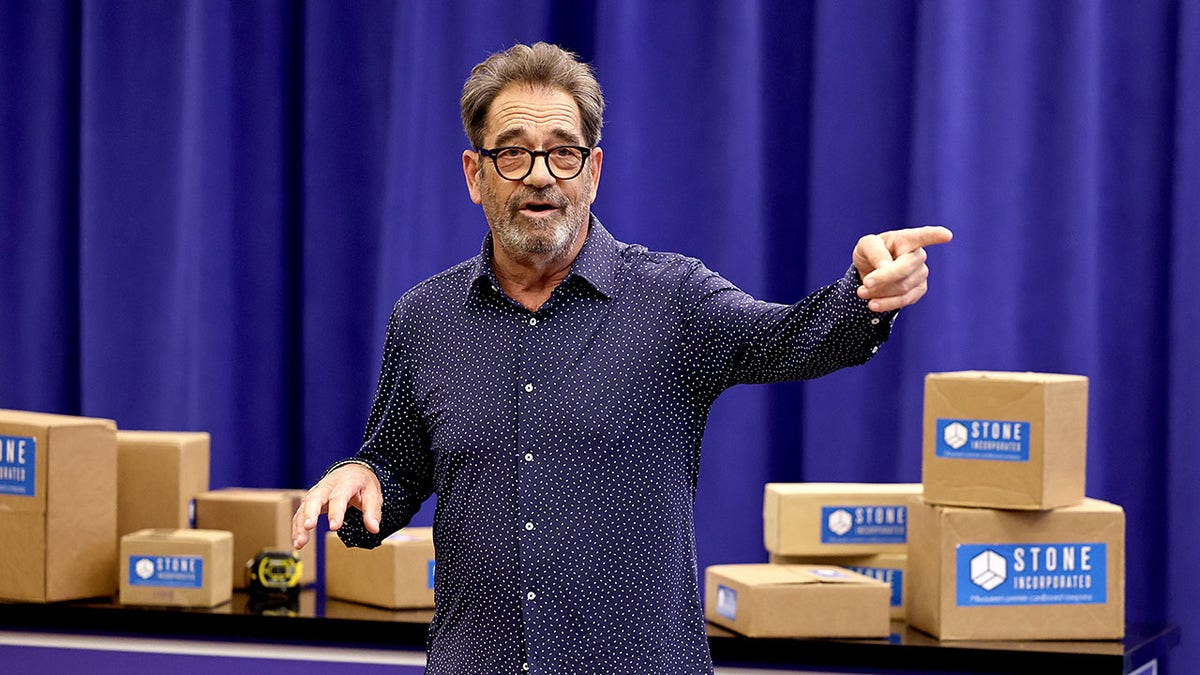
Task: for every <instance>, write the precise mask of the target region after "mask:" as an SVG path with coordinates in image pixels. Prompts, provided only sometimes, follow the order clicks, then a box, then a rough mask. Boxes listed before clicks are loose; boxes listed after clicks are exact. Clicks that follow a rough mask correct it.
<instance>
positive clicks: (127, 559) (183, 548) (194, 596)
mask: <svg viewBox="0 0 1200 675" xmlns="http://www.w3.org/2000/svg"><path fill="white" fill-rule="evenodd" d="M232 557H233V534H231V533H229V532H226V531H224V530H190V529H146V530H139V531H137V532H132V533H130V534H127V535H125V536H123V537H121V565H120V572H121V579H120V582H121V590H120V602H121V604H126V605H166V606H175V607H215V606H217V605H220V604H223V603H225V602H228V601H229V599H230V597H231V596H232V591H233V580H232V578H231V577H230V564H229V561H230V559H231V558H232Z"/></svg>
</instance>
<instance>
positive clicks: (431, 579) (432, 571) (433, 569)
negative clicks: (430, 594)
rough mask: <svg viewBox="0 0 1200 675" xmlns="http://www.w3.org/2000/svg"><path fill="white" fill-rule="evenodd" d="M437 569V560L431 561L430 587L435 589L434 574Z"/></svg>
mask: <svg viewBox="0 0 1200 675" xmlns="http://www.w3.org/2000/svg"><path fill="white" fill-rule="evenodd" d="M436 567H437V560H430V561H429V587H430V588H433V573H434V571H435V568H436Z"/></svg>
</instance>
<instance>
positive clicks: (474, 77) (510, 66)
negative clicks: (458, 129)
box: [461, 42, 604, 148]
mask: <svg viewBox="0 0 1200 675" xmlns="http://www.w3.org/2000/svg"><path fill="white" fill-rule="evenodd" d="M514 82H523V83H528V84H531V85H534V86H539V87H549V88H554V89H562V90H564V91H566V92H567V93H568V94H570V95H571V97H572V98H574V99H575V105H577V106H579V115H580V118H581V123H582V125H583V140H584V143H585V144H586V145H587V146H588V147H595V146H596V145H597V144H598V143H600V127H602V126H603V125H604V96H603V95H602V94H601V93H600V83H599V82H597V81H596V76H595V74H594V73H593V71H592V67H591V66H590V65H589V64H586V63H581V62H580V61H579V59H578V57H577V56H576V55H575V54H573V53H571V52H569V51H567V50H565V49H563V48H562V47H558V46H556V45H551V44H547V43H545V42H538V43H535V44H533V45H532V46H530V45H524V44H516V45H513V46H512V47H510V48H508V49H506V50H504V51H502V52H497V53H495V54H492V55H491V56H489V57H487V58H486V59H484V61H483V62H482V63H480V64H479V65H477V66H475V67H474V68H472V69H471V75H470V76H469V77H468V78H467V81H466V82H465V83H463V91H462V100H461V105H462V120H463V130H464V131H466V132H467V139H468V140H470V141H471V145H472V147H476V148H479V147H483V135H484V131H485V130H486V128H487V116H488V111H489V110H490V109H491V107H492V101H494V100H495V98H496V95H497V94H499V93H500V90H502V89H504V88H505V87H506V86H508V85H510V84H512V83H514Z"/></svg>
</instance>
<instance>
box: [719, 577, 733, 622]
mask: <svg viewBox="0 0 1200 675" xmlns="http://www.w3.org/2000/svg"><path fill="white" fill-rule="evenodd" d="M717 614H720V615H721V616H723V617H725V618H726V619H729V620H730V621H737V591H735V590H733V589H732V588H730V587H728V586H723V585H721V584H717Z"/></svg>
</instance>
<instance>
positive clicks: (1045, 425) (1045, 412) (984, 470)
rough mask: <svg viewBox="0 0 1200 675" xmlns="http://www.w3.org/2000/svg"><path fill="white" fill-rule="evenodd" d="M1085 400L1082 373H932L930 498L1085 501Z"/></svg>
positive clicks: (1034, 504)
mask: <svg viewBox="0 0 1200 675" xmlns="http://www.w3.org/2000/svg"><path fill="white" fill-rule="evenodd" d="M1087 399H1088V379H1087V378H1086V377H1083V376H1082V375H1057V374H1048V373H1006V372H986V371H963V372H954V373H930V374H929V375H926V376H925V422H924V432H925V433H924V440H923V453H922V470H923V475H922V483H923V484H924V485H925V495H924V496H925V498H926V499H927V500H929V501H930V502H933V503H935V504H953V505H958V506H979V507H985V508H997V509H1030V510H1045V509H1051V508H1056V507H1059V506H1069V505H1071V504H1078V503H1080V502H1082V501H1083V498H1084V488H1085V485H1084V484H1085V481H1086V464H1087Z"/></svg>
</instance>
